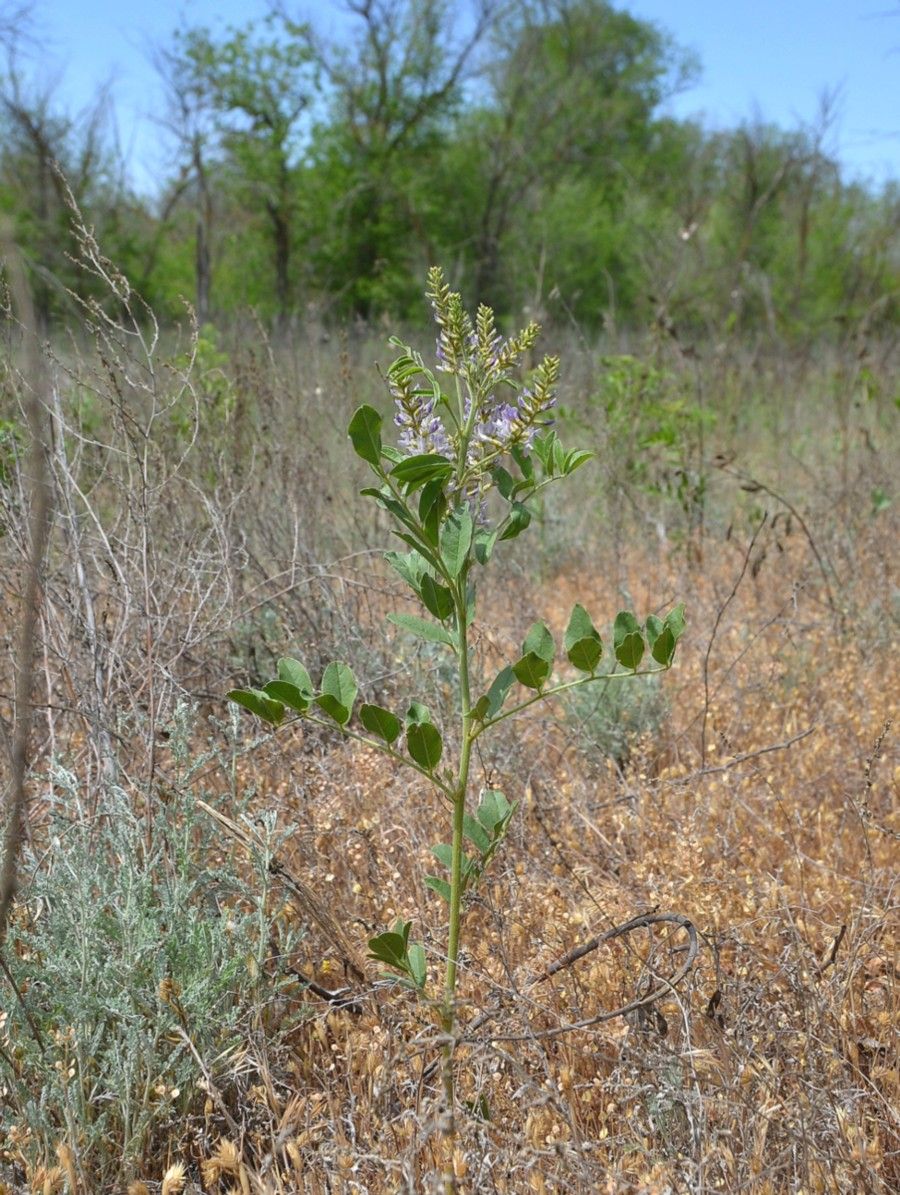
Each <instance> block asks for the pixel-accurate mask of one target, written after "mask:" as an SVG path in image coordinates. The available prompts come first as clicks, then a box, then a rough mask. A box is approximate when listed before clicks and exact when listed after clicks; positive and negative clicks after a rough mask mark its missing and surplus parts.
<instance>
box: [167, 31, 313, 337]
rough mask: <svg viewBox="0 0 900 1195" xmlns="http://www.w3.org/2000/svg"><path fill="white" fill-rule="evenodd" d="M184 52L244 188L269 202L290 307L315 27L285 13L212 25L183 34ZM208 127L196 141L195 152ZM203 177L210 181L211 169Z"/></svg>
mask: <svg viewBox="0 0 900 1195" xmlns="http://www.w3.org/2000/svg"><path fill="white" fill-rule="evenodd" d="M178 60H179V69H180V72H181V77H182V80H183V82H182V83H181V86H182V87H183V88H184V89H185V92H186V95H187V97H188V99H189V101H193V100H196V105H197V108H198V109H199V110H201V111H202V110H205V109H206V108H207V107H208V108H209V109H211V111H212V113H213V114H214V118H215V129H216V133H217V136H218V146H217V148H218V151H219V153H220V154H221V155H223V157H224V159H225V160H226V161H227V163H228V166H229V169H230V171H231V172H232V173H233V177H234V182H235V186H236V189H237V190H239V191H240V192H241V193H242V194H243V195H244V196H245V198H246V200H247V201H248V202H249V204H250V205H252V206H253V207H254V208H259V209H261V210H262V213H263V215H264V221H265V224H266V226H267V228H268V233H269V238H270V246H271V261H272V272H273V279H274V291H275V300H276V306H277V309H278V311H279V313H280V314H281V315H285V314H286V313H287V312H288V310H289V307H290V304H291V258H292V253H293V249H294V243H295V238H296V228H295V217H296V212H297V195H296V186H295V167H296V163H297V158H298V156H299V152H300V148H301V144H302V140H301V118H302V117H303V116H305V115H307V114H308V112H309V109H310V105H311V102H312V94H313V81H314V80H313V71H312V54H311V50H310V44H309V37H308V30H307V28H306V26H304V25H299V24H297V23H296V22H293V21H291V20H289V19H288V18H287V17H285V16H283V15H271V16H269V17H267V18H266V20H265V22H264V25H263V31H262V32H258V31H257V28H256V27H255V26H254V25H252V24H250V25H247V26H246V27H244V28H243V29H232V30H230V32H229V36H228V37H227V38H225V40H223V41H217V40H216V39H215V38H214V37H213V36H212V34H211V33H210V32H209V31H208V30H205V29H192V30H189V31H188V32H187V33H185V34H184V35H183V36H182V37H181V38H180V39H179V49H178ZM201 135H202V133H201V132H198V133H197V134H196V135H193V136H192V137H191V138H190V141H189V145H190V146H191V151H190V152H191V155H192V157H194V158H196V153H195V148H196V146H197V144H198V142H197V137H199V136H201ZM194 173H195V175H196V176H197V177H198V178H199V177H200V175H201V173H202V172H201V171H200V170H199V168H198V166H197V164H196V161H195V165H194ZM203 178H204V183H203V187H208V174H203ZM198 264H199V263H198Z"/></svg>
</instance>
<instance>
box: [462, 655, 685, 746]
mask: <svg viewBox="0 0 900 1195" xmlns="http://www.w3.org/2000/svg"><path fill="white" fill-rule="evenodd" d="M668 671H669V669H668V668H665V667H660V668H645V669H644V670H643V672H596V673H594V675H593V676H580V677H579V678H578V680H570V681H566V683H565V684H563V685H556V686H555V687H554V688H552V689H540V690H539V691H538V692H537V693H535V694H534V696H533V697H529V698H528V700H527V701H522V702H520V703H519V704H518V705H514V706H513V707H512V708H511V709H508V710H504V711H503V713H502V714H498V715H497V717H496V718H491V720H490V721H489V722H482V724H481V725H480V726H478V727H477V728H476V729H475V730H474V731H473V732H472V735H471V738H472V742H473V743H474V741H475V740H476V739H477V738H478V737H479V735H482V734H484V732H485V731H486V730H489V729H490V728H491V727H492V726H496V725H497V723H498V722H505V721H506V719H507V718H512V717H514V716H515V715H516V714H521V712H522V710H527V709H528V707H529V706H530V705H534V704H535V703H536V702H538V701H546V700H547V699H548V698H549V697H556V696H557V695H558V694H559V693H568V692H569V690H570V689H580V688H581V686H582V685H592V684H594V683H595V682H596V681H600V680H607V681H609V680H632V679H633V678H634V677H636V676H658V675H659V673H660V672H668Z"/></svg>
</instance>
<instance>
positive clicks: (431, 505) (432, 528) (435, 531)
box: [419, 478, 447, 547]
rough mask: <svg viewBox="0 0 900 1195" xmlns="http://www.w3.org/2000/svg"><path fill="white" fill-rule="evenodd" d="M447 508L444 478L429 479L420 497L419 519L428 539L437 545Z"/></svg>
mask: <svg viewBox="0 0 900 1195" xmlns="http://www.w3.org/2000/svg"><path fill="white" fill-rule="evenodd" d="M446 509H447V499H446V496H445V495H444V482H443V479H442V478H438V479H437V480H436V481H429V482H428V483H427V485H426V486H425V488H424V489H423V490H422V496H421V498H420V499H419V521H420V522H421V524H422V526H423V527H424V529H425V534H426V535H427V536H428V539H429V540H430V541H431V543H432V544H434V546H435V547H437V544H438V535H439V533H440V527H441V519H442V518H443V517H444V513H445V511H446Z"/></svg>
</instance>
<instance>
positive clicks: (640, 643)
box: [613, 610, 644, 672]
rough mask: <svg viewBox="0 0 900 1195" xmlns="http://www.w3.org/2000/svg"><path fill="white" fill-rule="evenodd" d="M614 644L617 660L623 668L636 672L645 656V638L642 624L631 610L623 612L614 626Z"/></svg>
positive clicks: (619, 614)
mask: <svg viewBox="0 0 900 1195" xmlns="http://www.w3.org/2000/svg"><path fill="white" fill-rule="evenodd" d="M613 643H614V645H615V653H616V659H617V660H618V661H619V663H620V664H621V665H622V667H623V668H628V669H629V670H630V671H632V672H634V671H635V670H636V669H637V666H638V664H640V662H641V660H642V658H643V655H644V636H643V635H642V634H641V624H640V623H639V622H638V620H637V619H636V618H635V616H634V615H633V614H632V613H631V611H630V610H622V611H620V612H619V613H618V614H617V615H616V621H615V623H614V624H613Z"/></svg>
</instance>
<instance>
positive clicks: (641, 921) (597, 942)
mask: <svg viewBox="0 0 900 1195" xmlns="http://www.w3.org/2000/svg"><path fill="white" fill-rule="evenodd" d="M659 924H669V925H675V926H677V927H678V928H679V929H683V930H684V931H685V932H686V934H687V936H688V944H687V957H686V958H685V960H684V962H683V963H682V964H681V966H680V967H679V968H678V970H677V971H676V972H675V974H674V975H673V976H671V978H669V979H664V980H662V982H661V983H659V984H658V985H657V987H655V988H654V989H653V990H652V991H650V992H648V993H647V995H646V996H640V997H638V998H637V999H635V1000H631V1001H629V1003H628V1004H623V1005H621V1006H620V1007H619V1008H613V1009H610V1010H609V1011H608V1012H601V1013H597V1014H596V1016H593V1017H585V1018H584V1019H583V1020H580V1021H571V1022H569V1023H567V1024H565V1025H557V1026H555V1027H554V1028H553V1029H537V1030H532V1031H531V1032H529V1033H504V1034H491V1035H490V1038H489V1040H490V1041H491V1042H514V1041H539V1040H546V1039H547V1038H551V1037H560V1036H562V1035H563V1034H565V1033H574V1032H575V1031H576V1030H578V1029H589V1028H591V1027H592V1026H593V1025H600V1024H602V1023H603V1022H604V1021H614V1020H616V1019H617V1018H618V1017H626V1016H628V1015H629V1014H630V1013H633V1012H637V1011H638V1009H641V1008H647V1007H648V1006H649V1005H651V1004H655V1003H656V1001H657V1000H661V999H663V998H664V997H665V996H668V995H670V994H671V993H672V991H673V990H674V989H675V987H676V985H677V984H679V983H680V982H681V980H682V979H684V977H685V976H686V975H687V973H688V972H689V971H690V969H691V968H692V967H693V965H694V962H695V960H696V958H697V955H698V953H699V951H700V942H699V938H698V936H697V930H696V928H695V926H694V923H693V922H692V921H690V920H689V919H688V918H687V917H683V916H682V915H681V914H680V913H641V914H640V915H639V916H637V917H632V918H631V920H630V921H626V922H624V923H623V924H622V925H616V926H613V928H612V929H609V930H607V931H606V933H604V934H600V936H599V937H596V938H592V939H591V940H590V941H589V942H585V943H584V945H582V946H576V947H575V948H574V949H573V950H570V951H569V952H568V954H565V955H563V957H562V958H561V959H558V960H557V961H556V962H555V963H553V964H551V966H550V967H548V968H547V970H546V971H542V972H541V974H540V975H536V976H534V977H533V978H532V979H531V980H529V982H528V985H527V986H528V987H534V986H535V985H536V984H539V983H543V982H544V981H545V980H547V979H549V978H550V977H551V976H553V975H556V974H557V973H558V972H560V971H562V970H564V969H565V968H566V967H571V966H572V965H573V964H574V963H576V962H578V961H579V959H583V958H584V957H585V955H588V954H591V953H592V951H594V950H596V949H597V948H598V947H599V946H602V945H603V943H604V942H611V941H613V939H615V938H621V937H623V936H624V935H625V934H630V933H633V932H634V931H635V930H637V929H645V928H649V927H650V926H652V925H659ZM496 1015H497V1012H496V1010H493V1011H491V1012H487V1013H484V1014H483V1015H482V1016H480V1017H478V1018H477V1019H476V1020H475V1021H474V1022H473V1024H472V1025H471V1026H470V1027H469V1029H468V1031H467V1032H466V1034H465V1037H464V1038H463V1040H464V1041H476V1040H478V1039H477V1038H476V1037H475V1036H474V1034H475V1033H476V1031H477V1030H478V1029H480V1028H481V1026H482V1025H485V1024H486V1023H487V1022H488V1021H489V1020H491V1019H493V1017H495V1016H496Z"/></svg>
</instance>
